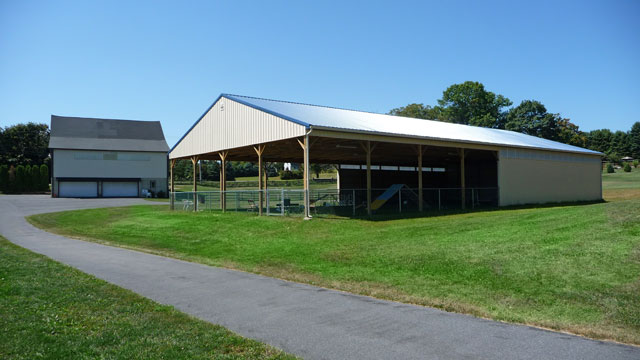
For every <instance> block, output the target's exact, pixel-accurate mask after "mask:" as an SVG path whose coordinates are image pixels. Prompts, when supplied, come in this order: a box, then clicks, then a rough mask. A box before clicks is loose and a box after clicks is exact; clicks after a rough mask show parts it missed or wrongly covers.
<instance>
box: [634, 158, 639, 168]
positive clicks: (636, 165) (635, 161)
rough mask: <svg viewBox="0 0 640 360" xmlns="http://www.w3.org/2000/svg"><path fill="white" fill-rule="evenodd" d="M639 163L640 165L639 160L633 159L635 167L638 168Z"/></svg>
mask: <svg viewBox="0 0 640 360" xmlns="http://www.w3.org/2000/svg"><path fill="white" fill-rule="evenodd" d="M638 165H640V163H639V162H638V160H633V167H634V168H636V169H637V168H638Z"/></svg>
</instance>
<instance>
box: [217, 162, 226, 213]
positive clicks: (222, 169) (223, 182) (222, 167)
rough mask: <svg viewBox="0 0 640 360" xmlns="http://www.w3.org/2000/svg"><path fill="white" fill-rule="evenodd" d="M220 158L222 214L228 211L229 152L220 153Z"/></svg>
mask: <svg viewBox="0 0 640 360" xmlns="http://www.w3.org/2000/svg"><path fill="white" fill-rule="evenodd" d="M218 155H219V156H220V208H221V209H222V212H225V211H226V210H227V194H226V191H227V174H226V170H227V156H228V155H229V151H221V152H219V153H218Z"/></svg>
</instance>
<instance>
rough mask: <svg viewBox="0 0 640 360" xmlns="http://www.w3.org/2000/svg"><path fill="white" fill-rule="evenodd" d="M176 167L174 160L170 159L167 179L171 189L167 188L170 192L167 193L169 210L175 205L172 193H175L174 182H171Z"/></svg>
mask: <svg viewBox="0 0 640 360" xmlns="http://www.w3.org/2000/svg"><path fill="white" fill-rule="evenodd" d="M175 166H176V159H171V160H169V174H170V175H169V177H170V179H169V180H170V181H171V185H170V186H171V187H170V188H169V189H170V190H171V191H170V192H169V202H170V205H171V206H170V207H171V210H173V209H174V208H175V204H174V200H175V199H174V198H175V196H174V194H173V193H174V191H175V187H174V181H173V168H174V167H175Z"/></svg>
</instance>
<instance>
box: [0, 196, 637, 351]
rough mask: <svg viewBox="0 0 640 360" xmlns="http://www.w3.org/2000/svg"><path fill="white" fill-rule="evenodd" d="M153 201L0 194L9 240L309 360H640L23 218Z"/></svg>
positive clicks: (567, 338)
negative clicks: (78, 236)
mask: <svg viewBox="0 0 640 360" xmlns="http://www.w3.org/2000/svg"><path fill="white" fill-rule="evenodd" d="M139 203H144V204H152V203H149V202H145V201H144V200H138V199H95V200H78V199H51V198H48V197H45V196H0V234H2V235H3V236H5V237H6V238H8V239H9V240H11V241H12V242H14V243H16V244H18V245H20V246H23V247H25V248H28V249H31V250H33V251H35V252H37V253H41V254H44V255H46V256H49V257H51V258H53V259H55V260H58V261H61V262H63V263H66V264H69V265H71V266H73V267H76V268H78V269H80V270H82V271H84V272H87V273H90V274H93V275H95V276H96V277H99V278H101V279H104V280H107V281H109V282H111V283H114V284H116V285H119V286H121V287H124V288H127V289H130V290H133V291H135V292H137V293H139V294H141V295H143V296H146V297H148V298H150V299H153V300H155V301H158V302H160V303H164V304H170V305H173V306H175V307H176V308H177V309H179V310H181V311H183V312H186V313H188V314H191V315H193V316H196V317H198V318H201V319H204V320H207V321H210V322H212V323H216V324H221V325H223V326H225V327H227V328H229V329H231V330H233V331H235V332H237V333H239V334H241V335H244V336H247V337H250V338H254V339H258V340H261V341H264V342H266V343H269V344H271V345H274V346H276V347H278V348H281V349H284V350H285V351H287V352H290V353H293V354H296V355H299V356H302V357H304V358H309V359H607V360H612V359H640V348H639V347H633V346H625V345H620V344H615V343H610V342H604V341H595V340H588V339H585V338H581V337H578V336H572V335H567V334H562V333H556V332H550V331H544V330H540V329H536V328H532V327H527V326H519V325H509V324H503V323H499V322H495V321H490V320H483V319H478V318H474V317H472V316H466V315H460V314H452V313H447V312H443V311H439V310H435V309H431V308H425V307H419V306H412V305H406V304H400V303H395V302H390V301H381V300H376V299H372V298H368V297H364V296H356V295H351V294H348V293H343V292H338V291H332V290H327V289H322V288H318V287H314V286H308V285H301V284H296V283H291V282H287V281H281V280H277V279H272V278H267V277H262V276H259V275H253V274H248V273H243V272H238V271H232V270H226V269H220V268H215V267H209V266H204V265H199V264H194V263H189V262H184V261H180V260H174V259H169V258H164V257H160V256H155V255H150V254H145V253H141V252H136V251H131V250H125V249H120V248H115V247H109V246H103V245H99V244H94V243H89V242H84V241H79V240H73V239H69V238H66V237H63V236H57V235H53V234H50V233H47V232H43V231H41V230H38V229H36V228H34V227H32V226H31V225H29V224H28V223H27V222H26V221H25V220H24V218H23V217H24V216H26V215H29V214H34V213H42V212H52V211H61V210H69V209H78V208H91V207H106V206H119V205H132V204H139Z"/></svg>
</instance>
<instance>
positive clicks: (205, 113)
mask: <svg viewBox="0 0 640 360" xmlns="http://www.w3.org/2000/svg"><path fill="white" fill-rule="evenodd" d="M222 95H224V94H220V96H218V98H217V99H216V100H215V101H214V102H213V104H211V106H209V108H207V110H206V111H205V112H204V113H203V114H202V116H200V118H199V119H198V120H197V121H196V122H195V123H194V124H193V125H191V127H190V128H189V130H187V132H185V133H184V135H182V137H181V138H180V140H178V142H177V143H176V144H175V145H173V147H172V148H171V149H169V154H171V152H172V151H173V149H175V148H176V146H178V144H180V143H181V142H182V140H183V139H184V138H185V137H187V135H188V134H189V133H190V132H191V130H193V128H194V127H196V125H198V123H199V122H200V120H202V118H203V117H204V116H205V115H207V113H208V112H209V110H211V109H212V108H213V106H214V105H215V104H216V103H217V102H218V100H220V98H221V97H222Z"/></svg>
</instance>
